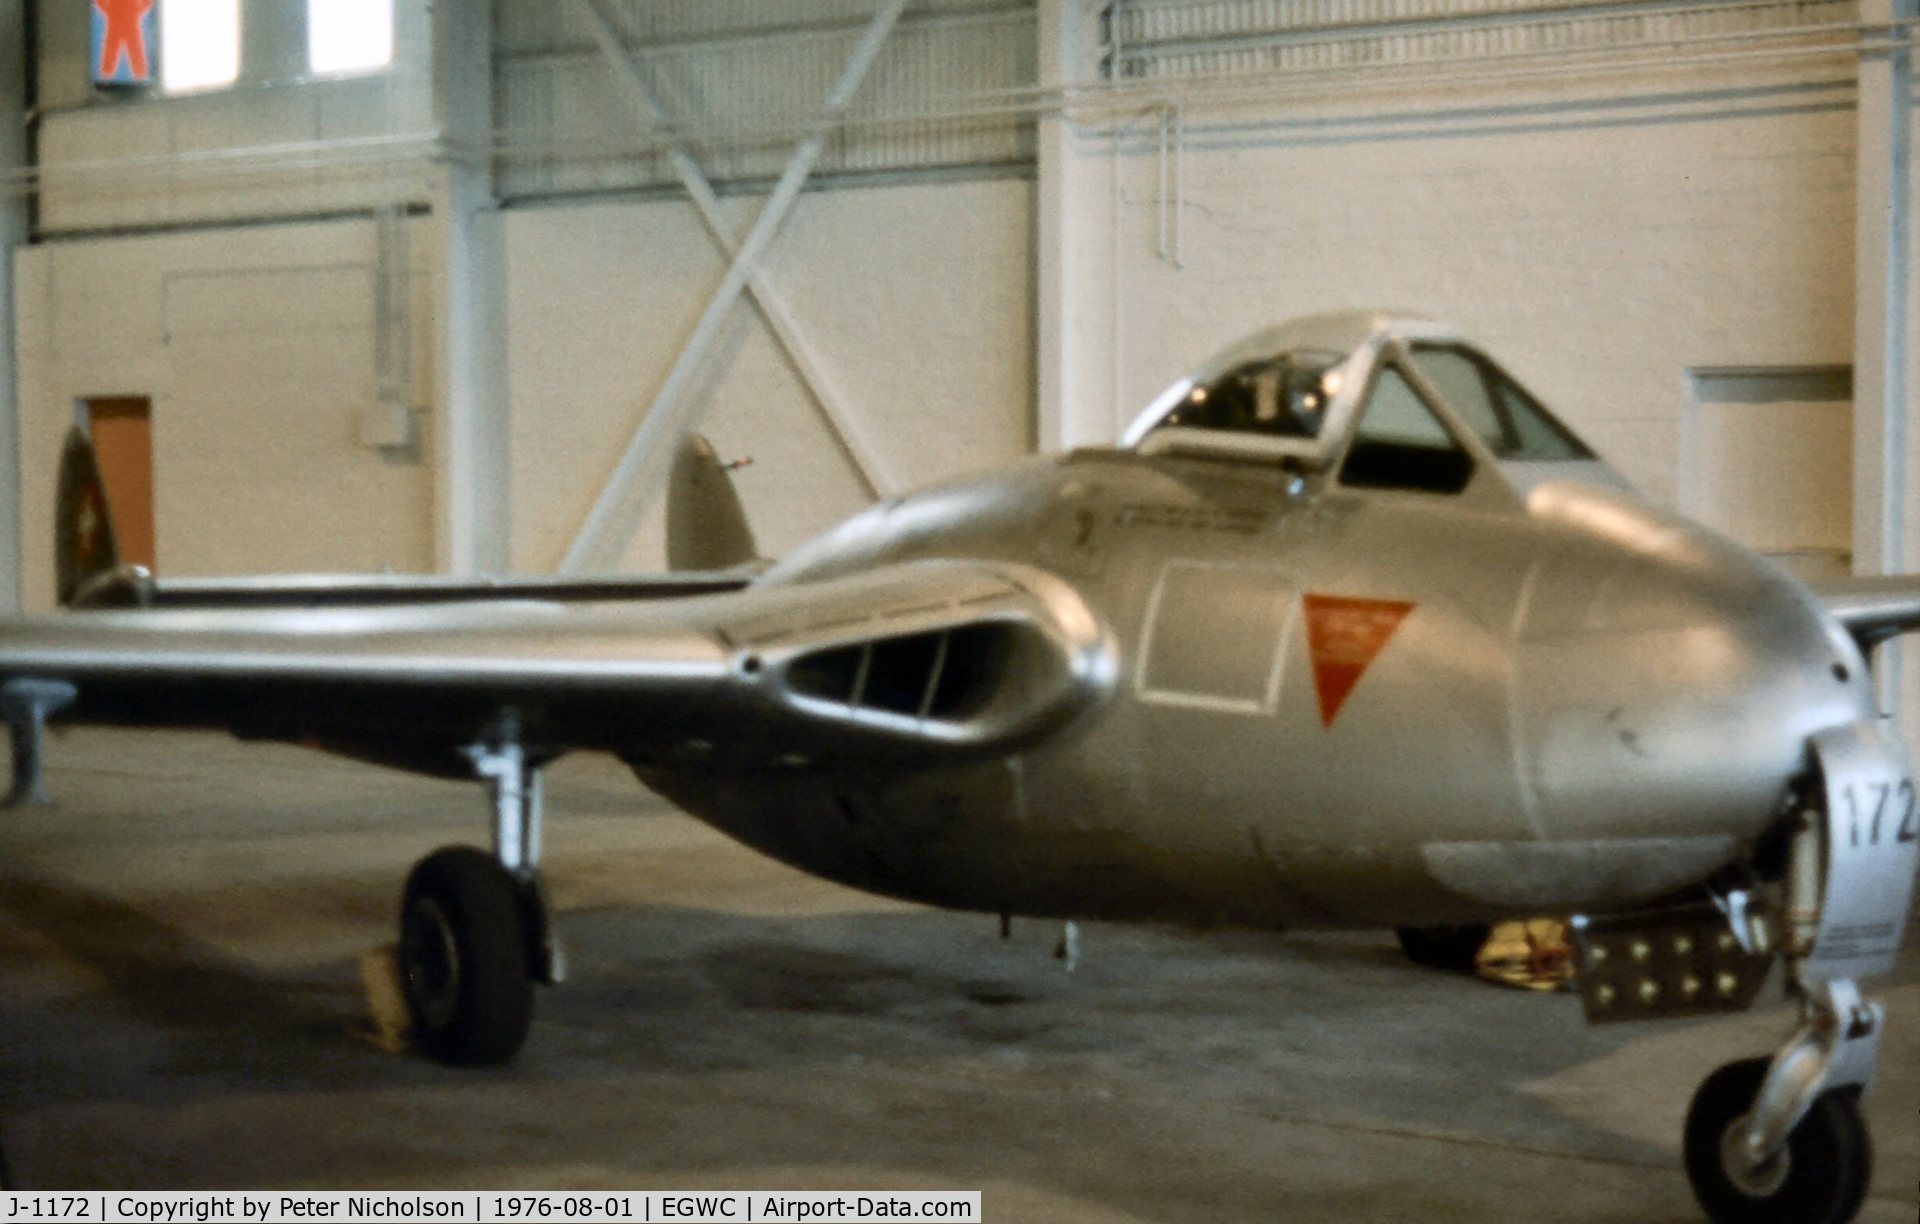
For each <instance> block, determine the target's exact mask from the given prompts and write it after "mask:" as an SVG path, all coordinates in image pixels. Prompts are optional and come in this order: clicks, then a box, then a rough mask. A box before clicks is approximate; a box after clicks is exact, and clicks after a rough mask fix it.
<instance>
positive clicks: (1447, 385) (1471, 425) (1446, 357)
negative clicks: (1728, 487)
mask: <svg viewBox="0 0 1920 1224" xmlns="http://www.w3.org/2000/svg"><path fill="white" fill-rule="evenodd" d="M1122 445H1123V446H1126V447H1130V448H1133V449H1136V450H1138V451H1140V452H1141V453H1142V454H1189V455H1196V456H1202V457H1211V458H1220V459H1241V460H1250V461H1261V460H1265V461H1269V462H1279V463H1282V464H1285V465H1288V466H1292V467H1295V468H1297V469H1299V470H1302V471H1308V472H1318V471H1327V470H1331V469H1333V468H1334V467H1335V466H1336V465H1337V466H1338V468H1339V479H1340V481H1341V482H1342V483H1343V484H1348V485H1356V486H1361V487H1371V488H1408V489H1417V490H1421V491H1425V492H1436V493H1447V492H1458V491H1459V490H1461V489H1463V488H1465V487H1466V484H1467V482H1468V481H1469V480H1471V478H1472V475H1473V472H1474V470H1475V467H1476V464H1478V463H1484V462H1488V461H1492V462H1494V463H1497V464H1500V465H1501V466H1502V467H1504V468H1508V469H1509V470H1514V471H1516V473H1517V467H1516V465H1531V464H1536V463H1556V464H1557V463H1562V462H1567V461H1579V462H1584V463H1588V464H1591V465H1592V466H1593V467H1594V468H1596V469H1601V470H1602V471H1603V472H1604V465H1602V464H1599V463H1598V461H1597V460H1596V459H1595V456H1594V454H1593V452H1592V451H1591V450H1589V449H1588V448H1587V447H1586V445H1585V444H1584V443H1582V442H1581V441H1580V439H1579V438H1578V437H1576V436H1575V435H1574V434H1573V432H1572V431H1571V430H1569V429H1568V428H1567V427H1566V426H1565V425H1562V424H1561V423H1560V422H1559V421H1557V420H1555V419H1554V417H1553V415H1552V414H1551V413H1549V412H1548V411H1547V410H1546V409H1545V408H1543V407H1541V405H1540V402H1539V401H1538V400H1536V399H1535V398H1534V397H1533V396H1532V395H1531V394H1529V393H1528V392H1527V391H1526V390H1525V389H1524V388H1523V387H1521V386H1520V384H1519V383H1517V382H1515V381H1514V380H1513V378H1512V377H1511V376H1509V375H1508V374H1507V373H1506V372H1505V371H1503V370H1502V369H1500V367H1499V366H1498V365H1496V364H1494V362H1493V361H1492V360H1491V359H1489V358H1488V357H1487V356H1486V355H1485V354H1484V353H1482V352H1480V351H1479V350H1478V349H1476V348H1473V347H1472V346H1471V345H1468V344H1467V343H1465V342H1464V341H1463V340H1462V339H1461V338H1460V336H1459V335H1458V333H1456V332H1455V331H1454V330H1453V329H1452V328H1450V327H1447V326H1446V325H1444V324H1441V323H1436V322H1433V321H1431V320H1427V319H1417V318H1409V317H1396V316H1388V315H1366V314H1346V315H1319V316H1315V317H1312V318H1308V319H1302V320H1297V321H1295V322H1293V323H1288V324H1285V325H1283V326H1280V327H1276V328H1270V329H1268V330H1266V331H1263V332H1259V333H1257V334H1255V335H1253V336H1249V337H1247V338H1246V339H1245V340H1242V341H1241V342H1240V343H1238V344H1236V345H1234V346H1233V347H1231V348H1229V349H1227V350H1226V351H1225V352H1223V353H1221V354H1220V355H1219V356H1217V357H1215V358H1214V359H1213V360H1211V361H1209V362H1207V363H1206V364H1205V365H1204V366H1202V367H1201V368H1200V369H1199V370H1197V371H1195V372H1194V373H1193V374H1191V375H1189V376H1187V377H1186V378H1183V379H1181V380H1180V381H1178V382H1176V383H1174V384H1173V385H1172V386H1171V387H1168V388H1167V389H1166V390H1165V391H1163V392H1162V393H1161V394H1160V395H1159V396H1158V397H1157V398H1156V399H1155V400H1154V401H1153V403H1152V404H1150V405H1149V406H1148V407H1147V409H1146V411H1145V412H1143V413H1141V414H1140V416H1139V417H1138V418H1137V419H1136V420H1135V421H1134V423H1133V425H1132V426H1131V427H1130V428H1129V429H1128V430H1127V432H1126V435H1125V436H1124V438H1123V439H1122ZM1613 479H1614V480H1615V481H1617V479H1618V478H1617V477H1614V478H1613ZM1522 483H1530V482H1528V481H1522Z"/></svg>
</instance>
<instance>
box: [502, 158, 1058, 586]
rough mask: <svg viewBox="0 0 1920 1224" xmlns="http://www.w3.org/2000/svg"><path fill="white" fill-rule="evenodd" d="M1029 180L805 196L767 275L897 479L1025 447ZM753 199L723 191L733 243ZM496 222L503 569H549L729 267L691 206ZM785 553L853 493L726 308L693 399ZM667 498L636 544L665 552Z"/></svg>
mask: <svg viewBox="0 0 1920 1224" xmlns="http://www.w3.org/2000/svg"><path fill="white" fill-rule="evenodd" d="M1032 194H1033V189H1032V185H1031V184H1030V183H1028V182H1026V181H1023V180H1019V179H995V180H985V181H978V182H969V183H946V184H922V185H917V186H895V187H873V188H860V189H851V190H840V191H828V192H818V193H813V194H809V195H806V196H804V197H802V199H801V200H800V203H799V205H798V206H797V208H796V209H795V212H794V215H793V218H792V220H791V221H790V222H789V223H788V228H787V229H786V230H785V231H784V232H783V233H782V234H781V235H780V237H779V239H778V241H777V242H776V243H775V244H774V247H773V250H772V253H771V255H770V256H769V259H768V262H767V271H768V275H769V278H770V279H771V280H772V281H773V282H774V284H775V285H776V287H777V289H778V291H779V293H780V294H781V296H782V297H783V298H784V299H785V300H786V303H787V305H788V307H789V308H790V310H791V313H792V314H793V316H794V318H795V320H796V321H797V322H798V324H799V327H800V330H801V332H802V333H803V334H804V336H805V337H806V340H807V342H808V343H809V344H810V345H811V346H812V347H813V348H814V350H815V352H816V353H817V355H818V358H819V362H820V364H821V366H822V368H823V369H824V370H825V372H826V374H827V376H828V378H829V380H830V381H831V383H832V385H833V388H834V390H835V392H836V393H837V394H839V395H840V396H841V398H842V399H843V400H844V402H845V403H846V404H847V406H848V407H849V408H850V410H851V411H853V412H854V413H856V414H858V416H859V417H860V418H861V419H862V420H864V421H865V423H866V425H867V429H868V432H869V435H870V437H871V438H872V440H873V442H874V443H875V445H876V447H877V448H878V449H879V451H880V452H881V456H882V458H883V460H884V461H885V462H886V464H887V465H888V467H889V468H890V469H891V470H892V471H894V472H895V473H897V474H898V475H899V477H900V478H901V479H902V480H903V481H904V482H905V483H907V484H909V485H915V484H920V483H924V482H927V481H931V480H936V479H939V478H941V477H944V476H949V475H953V474H956V473H959V472H964V471H968V470H972V469H977V468H983V467H989V466H992V465H994V464H996V463H1000V462H1003V461H1005V460H1008V459H1011V458H1013V457H1015V456H1017V455H1020V454H1023V453H1025V452H1027V451H1028V450H1029V449H1030V448H1031V446H1032V438H1031V427H1030V422H1031V420H1032V417H1033V410H1032V395H1033V345H1032V331H1033V321H1032V320H1033V314H1032V302H1033V284H1032V256H1031V229H1032V222H1031V212H1032ZM761 203H762V200H761V199H760V198H759V197H752V198H736V199H729V200H727V201H725V205H726V208H727V213H728V216H729V218H730V219H731V220H732V222H733V223H734V225H735V226H736V235H737V234H742V233H744V232H745V230H746V228H747V227H748V226H749V225H750V224H751V223H752V217H753V214H754V213H755V212H757V211H758V208H759V206H760V204H761ZM505 215H506V245H507V267H508V290H507V300H508V304H509V321H508V328H509V336H510V341H509V349H508V367H509V370H510V376H509V377H510V387H511V401H512V421H513V424H512V439H513V441H512V460H513V473H512V490H511V500H512V508H511V518H512V522H513V547H512V565H513V567H514V568H515V569H518V570H528V571H540V570H551V569H552V568H553V567H554V566H555V565H557V564H558V562H559V560H560V556H561V554H562V553H563V552H564V551H565V549H566V546H567V544H568V542H569V541H570V540H571V539H572V536H573V533H574V532H575V531H576V530H577V529H578V527H579V524H580V523H581V521H582V520H583V519H584V518H585V516H586V513H587V510H588V507H589V506H590V505H591V504H592V501H593V498H594V495H595V494H596V493H597V492H598V489H599V487H600V483H601V482H603V481H604V480H605V478H606V476H607V474H608V473H609V472H611V471H612V468H613V465H614V463H615V461H616V460H617V459H618V457H619V454H620V451H621V449H622V448H623V447H624V446H625V444H626V442H627V439H628V438H629V437H631V436H632V433H633V431H634V429H635V427H636V426H637V425H638V423H639V419H640V417H641V414H642V412H643V410H644V409H645V407H646V405H647V404H648V403H649V402H650V401H651V399H652V397H653V394H654V392H655V391H656V390H657V388H658V386H659V384H660V382H661V380H662V378H663V377H664V376H665V374H666V371H667V368H668V366H669V365H670V363H671V362H672V361H673V359H674V357H675V356H676V355H677V353H678V352H679V349H680V346H681V344H682V342H683V341H684V340H685V338H686V336H687V335H688V333H689V332H690V331H691V330H692V328H693V325H694V323H695V321H696V320H697V318H698V317H699V315H700V313H701V311H702V309H703V308H704V307H705V305H706V300H707V295H708V293H709V292H710V291H711V290H712V289H713V287H714V286H716V285H717V284H718V283H719V281H720V279H721V277H722V276H723V275H724V273H725V271H726V267H725V264H724V263H723V262H722V261H721V259H720V257H719V256H718V254H717V253H716V250H715V248H714V246H713V244H712V243H711V242H710V241H709V239H708V238H707V236H706V235H705V233H704V232H703V231H702V230H701V228H700V226H699V222H698V220H697V218H696V217H695V215H694V212H693V210H692V208H691V207H690V206H689V205H687V204H686V203H684V202H680V201H665V202H654V203H619V204H599V205H591V206H570V207H564V208H550V209H525V210H512V211H509V212H508V213H507V214H505ZM696 398H698V399H699V400H700V402H701V403H702V405H703V409H702V420H701V423H700V425H699V426H698V427H699V428H700V429H702V430H703V431H704V432H706V433H707V434H708V435H709V436H710V437H711V438H712V439H713V441H714V444H715V446H716V447H717V448H718V449H719V451H720V453H721V455H722V456H723V457H727V458H751V459H752V460H753V461H754V462H753V466H751V467H749V468H746V469H744V470H742V471H741V472H739V473H738V474H737V480H738V485H739V488H740V491H741V495H742V498H743V500H744V501H745V502H746V506H747V511H748V514H749V517H750V518H751V519H752V521H753V523H754V526H755V527H756V529H757V530H758V532H759V533H760V539H761V545H762V547H763V549H766V550H768V551H770V552H771V553H772V554H774V555H778V554H780V553H782V552H785V551H787V550H789V549H791V548H792V547H793V546H795V545H797V544H799V543H800V542H802V541H803V540H805V539H807V538H808V537H810V536H812V535H813V534H815V533H816V532H818V531H820V530H821V529H823V528H825V527H827V526H829V525H831V524H832V523H834V522H835V521H837V520H839V519H840V518H842V517H845V516H846V515H848V514H850V513H852V512H854V511H856V510H858V509H860V508H861V507H862V506H863V505H864V504H865V498H864V496H863V494H862V493H861V491H860V488H859V485H858V482H857V479H856V477H855V474H854V472H853V470H852V469H851V468H850V467H849V466H848V463H847V461H846V459H845V458H844V457H843V456H842V455H841V453H840V452H839V450H838V448H837V447H836V446H835V444H834V442H833V440H832V437H831V435H830V434H829V433H828V432H827V429H826V426H825V425H824V424H823V422H822V420H821V417H820V416H819V414H818V412H817V411H816V410H815V408H814V407H813V405H812V402H811V401H810V399H809V398H808V397H807V395H806V393H805V391H804V388H803V384H802V383H801V382H800V381H799V380H798V378H797V376H796V375H795V374H794V372H793V370H792V369H791V368H790V366H789V365H788V363H787V362H786V360H785V358H784V357H783V356H782V355H781V352H780V350H779V348H778V347H777V346H776V345H775V343H774V341H773V340H772V339H771V337H770V335H769V334H768V332H767V330H766V328H765V325H764V324H763V323H762V322H761V320H760V319H759V318H758V317H757V316H756V315H754V314H753V313H752V312H751V310H750V308H748V307H747V306H745V305H744V304H743V305H741V306H739V307H737V308H736V311H735V315H734V319H733V324H732V327H731V329H730V331H729V335H728V338H727V340H726V342H725V343H723V344H721V345H719V346H718V349H717V352H716V354H715V358H714V360H713V361H712V362H711V363H710V366H709V369H708V370H707V372H706V377H705V378H704V379H703V380H702V383H701V387H700V389H699V391H698V392H697V396H696ZM659 521H660V520H659V514H658V508H657V507H656V508H655V512H654V514H653V516H652V517H651V518H650V520H649V522H648V524H647V525H646V526H644V527H643V528H642V530H641V532H640V533H639V536H638V538H637V539H636V540H635V542H634V544H633V546H632V547H631V548H630V549H629V551H628V554H627V558H626V560H627V562H628V564H629V565H631V566H634V567H637V568H642V569H651V568H657V567H658V566H659V565H660V564H661V563H662V550H661V538H660V529H659V525H658V524H659Z"/></svg>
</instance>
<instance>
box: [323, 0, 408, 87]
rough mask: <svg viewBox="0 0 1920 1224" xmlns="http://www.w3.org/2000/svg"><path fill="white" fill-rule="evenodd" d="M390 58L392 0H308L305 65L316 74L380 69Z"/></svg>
mask: <svg viewBox="0 0 1920 1224" xmlns="http://www.w3.org/2000/svg"><path fill="white" fill-rule="evenodd" d="M392 62H393V0H307V67H308V69H309V70H311V71H312V72H313V74H314V75H315V76H338V75H342V74H346V73H353V72H379V71H380V70H381V69H383V68H385V67H386V66H387V65H389V64H391V63H392Z"/></svg>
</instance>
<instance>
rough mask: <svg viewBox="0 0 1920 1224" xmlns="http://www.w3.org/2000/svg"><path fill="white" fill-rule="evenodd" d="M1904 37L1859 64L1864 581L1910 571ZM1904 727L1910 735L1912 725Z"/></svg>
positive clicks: (1897, 4) (1892, 680)
mask: <svg viewBox="0 0 1920 1224" xmlns="http://www.w3.org/2000/svg"><path fill="white" fill-rule="evenodd" d="M1917 15H1920V0H1861V5H1860V20H1861V23H1862V25H1863V26H1865V27H1867V28H1868V29H1869V30H1871V29H1873V28H1874V27H1880V28H1881V29H1883V30H1888V31H1891V30H1892V29H1893V28H1894V26H1895V23H1896V22H1904V23H1910V22H1912V21H1913V19H1914V18H1915V17H1916V16H1917ZM1912 29H1913V27H1912V26H1911V25H1910V24H1909V25H1904V26H1902V27H1901V28H1900V29H1899V31H1898V33H1897V35H1892V34H1890V35H1889V36H1887V37H1885V38H1882V39H1875V38H1874V37H1872V36H1871V35H1869V36H1868V37H1867V40H1866V42H1865V43H1864V45H1863V48H1862V51H1861V55H1860V66H1859V91H1858V100H1857V102H1856V115H1857V120H1856V122H1857V130H1858V140H1857V154H1856V157H1857V168H1856V172H1855V185H1856V204H1855V229H1854V269H1855V270H1854V277H1855V282H1854V332H1853V404H1854V408H1853V411H1854V429H1853V439H1854V440H1853V446H1854V520H1853V522H1854V529H1853V534H1854V567H1855V570H1856V572H1858V573H1863V574H1875V573H1899V572H1902V571H1904V570H1906V569H1908V568H1909V566H1910V561H1909V557H1908V553H1907V547H1906V543H1907V532H1908V529H1909V526H1908V515H1909V512H1910V511H1909V502H1911V501H1912V500H1913V499H1912V490H1911V487H1910V482H1911V473H1910V472H1909V470H1908V466H1909V465H1908V446H1909V442H1910V439H1909V436H1908V432H1909V427H1910V423H1909V421H1908V419H1907V417H1908V413H1909V411H1910V406H1909V397H1910V396H1911V394H1912V392H1913V390H1914V387H1913V386H1912V384H1911V382H1910V379H1911V377H1912V372H1911V368H1912V360H1913V357H1914V354H1913V353H1912V352H1911V351H1910V350H1909V345H1910V343H1911V339H1910V336H1909V330H1908V329H1909V325H1910V323H1911V322H1912V313H1913V302H1912V296H1913V291H1914V281H1913V267H1912V264H1913V250H1912V246H1911V241H1912V231H1911V225H1912V213H1913V198H1912V197H1913V135H1912V133H1913V106H1912V101H1911V97H1912V91H1913V84H1914V81H1913V52H1912V50H1911V45H1910V39H1911V36H1912ZM1877 671H1878V672H1879V675H1880V684H1881V690H1880V692H1881V699H1882V701H1883V702H1885V703H1887V704H1889V705H1893V704H1896V703H1897V704H1905V705H1909V706H1911V704H1912V703H1911V702H1910V701H1908V700H1906V699H1904V698H1903V697H1902V696H1901V694H1902V685H1901V679H1900V674H1901V668H1900V657H1899V653H1898V651H1897V648H1896V647H1894V646H1893V645H1891V644H1890V645H1888V646H1884V647H1882V648H1881V650H1880V657H1879V660H1878V665H1877ZM1906 713H1907V714H1908V715H1909V719H1908V722H1907V726H1908V732H1909V734H1910V735H1911V734H1912V732H1913V729H1914V727H1915V723H1914V722H1913V721H1912V718H1913V716H1915V715H1917V714H1920V711H1916V710H1914V709H1911V708H1909V709H1908V710H1907V711H1906Z"/></svg>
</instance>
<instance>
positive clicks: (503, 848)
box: [399, 720, 564, 1067]
mask: <svg viewBox="0 0 1920 1224" xmlns="http://www.w3.org/2000/svg"><path fill="white" fill-rule="evenodd" d="M466 753H467V757H468V758H469V759H470V760H471V761H472V762H473V765H474V772H475V773H476V774H478V775H479V776H480V778H481V779H482V780H484V781H485V782H486V783H487V784H488V789H489V792H490V795H491V798H492V803H493V853H492V854H488V853H486V852H485V851H482V850H478V849H476V848H474V847H472V846H445V847H442V848H441V849H439V850H436V851H434V852H433V853H432V854H429V855H428V856H427V857H425V858H424V859H421V860H420V862H419V863H418V864H416V865H415V866H414V869H413V872H412V874H410V875H409V876H408V877H407V887H406V891H405V893H404V894H403V895H402V899H401V903H400V951H399V960H400V975H401V987H402V991H403V993H404V994H405V996H406V1000H407V1012H408V1016H409V1019H410V1021H411V1024H412V1035H413V1040H414V1042H415V1043H416V1044H417V1045H418V1046H419V1047H420V1049H421V1050H423V1051H424V1052H425V1053H426V1054H427V1055H428V1056H430V1057H432V1058H434V1059H436V1060H437V1061H440V1062H444V1063H450V1064H453V1065H455V1066H466V1067H483V1066H495V1065H498V1064H500V1063H504V1062H506V1061H508V1060H509V1059H511V1058H512V1057H513V1056H514V1055H515V1054H517V1053H519V1052H520V1047H521V1046H522V1045H524V1044H525V1043H526V1038H527V1031H528V1028H529V1027H530V1026H531V1024H532V1022H533V987H534V984H535V982H540V983H545V984H549V985H551V984H556V983H558V982H559V981H560V980H561V979H562V977H563V976H564V965H563V963H562V959H561V953H560V947H559V942H558V940H557V937H556V936H555V934H554V930H553V922H552V916H551V912H550V910H549V908H548V905H547V900H546V895H545V890H544V889H543V888H542V886H541V883H540V874H539V865H540V824H541V785H540V767H541V765H542V764H544V762H537V761H534V760H532V759H530V758H529V756H528V754H527V751H526V749H525V748H524V747H523V746H522V744H521V743H520V740H519V734H518V727H517V725H515V724H514V723H513V722H512V720H504V721H503V722H502V724H501V726H500V727H499V728H498V729H497V730H496V732H495V733H494V734H493V735H491V736H489V738H488V739H486V740H483V741H482V742H481V743H479V744H476V745H474V746H473V747H471V748H469V749H467V750H466Z"/></svg>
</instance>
